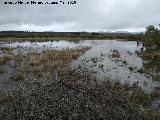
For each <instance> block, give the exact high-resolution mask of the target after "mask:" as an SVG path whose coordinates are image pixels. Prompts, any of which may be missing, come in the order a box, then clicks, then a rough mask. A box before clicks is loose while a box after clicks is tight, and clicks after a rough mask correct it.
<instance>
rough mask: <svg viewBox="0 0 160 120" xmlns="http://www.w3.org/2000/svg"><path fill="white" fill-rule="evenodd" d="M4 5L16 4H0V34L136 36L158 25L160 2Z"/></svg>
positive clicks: (120, 0) (79, 1)
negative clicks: (113, 33) (110, 33)
mask: <svg viewBox="0 0 160 120" xmlns="http://www.w3.org/2000/svg"><path fill="white" fill-rule="evenodd" d="M4 1H12V2H13V1H18V0H0V30H1V31H2V30H3V31H4V30H23V31H130V32H132V31H133V32H135V31H138V32H139V31H143V30H144V29H145V27H146V26H147V25H150V24H153V25H158V24H160V0H77V4H76V5H67V4H66V5H62V4H61V5H4V4H3V2H4ZM21 1H27V0H21ZM28 1H29V0H28ZM34 1H43V2H45V1H46V2H47V1H48V2H49V1H56V0H34ZM57 1H58V2H59V0H57ZM63 1H64V2H65V1H67V0H63Z"/></svg>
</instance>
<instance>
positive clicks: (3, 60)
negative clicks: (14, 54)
mask: <svg viewBox="0 0 160 120" xmlns="http://www.w3.org/2000/svg"><path fill="white" fill-rule="evenodd" d="M10 60H11V57H9V56H3V57H1V58H0V65H4V64H6V63H7V62H9V61H10Z"/></svg>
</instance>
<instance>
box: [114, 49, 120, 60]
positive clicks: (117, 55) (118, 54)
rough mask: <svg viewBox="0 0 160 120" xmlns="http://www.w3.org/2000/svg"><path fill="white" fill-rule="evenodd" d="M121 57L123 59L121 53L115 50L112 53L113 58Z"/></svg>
mask: <svg viewBox="0 0 160 120" xmlns="http://www.w3.org/2000/svg"><path fill="white" fill-rule="evenodd" d="M120 57H121V55H120V53H119V51H118V50H115V49H114V50H113V51H112V58H120Z"/></svg>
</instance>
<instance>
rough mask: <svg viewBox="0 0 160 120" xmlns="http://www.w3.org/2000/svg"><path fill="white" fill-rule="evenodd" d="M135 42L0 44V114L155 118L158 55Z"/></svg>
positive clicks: (159, 105)
mask: <svg viewBox="0 0 160 120" xmlns="http://www.w3.org/2000/svg"><path fill="white" fill-rule="evenodd" d="M159 52H160V51H159V50H152V51H150V50H147V49H145V48H143V45H141V44H137V42H136V41H126V42H124V41H116V40H84V41H48V42H27V41H26V42H1V43H0V95H1V98H0V118H1V119H8V120H10V119H83V118H86V119H117V120H119V119H129V120H131V119H133V120H135V119H137V120H139V119H145V120H146V119H148V120H152V119H160V116H159V115H160V114H159V110H160V62H159V61H160V54H159Z"/></svg>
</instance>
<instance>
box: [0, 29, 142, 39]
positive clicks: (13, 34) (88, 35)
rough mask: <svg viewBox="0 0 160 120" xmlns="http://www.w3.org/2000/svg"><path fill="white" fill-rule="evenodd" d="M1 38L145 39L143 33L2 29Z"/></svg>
mask: <svg viewBox="0 0 160 120" xmlns="http://www.w3.org/2000/svg"><path fill="white" fill-rule="evenodd" d="M0 38H62V39H63V38H64V39H65V38H68V39H69V38H75V39H125V40H143V33H137V34H132V33H96V32H28V31H1V32H0Z"/></svg>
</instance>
